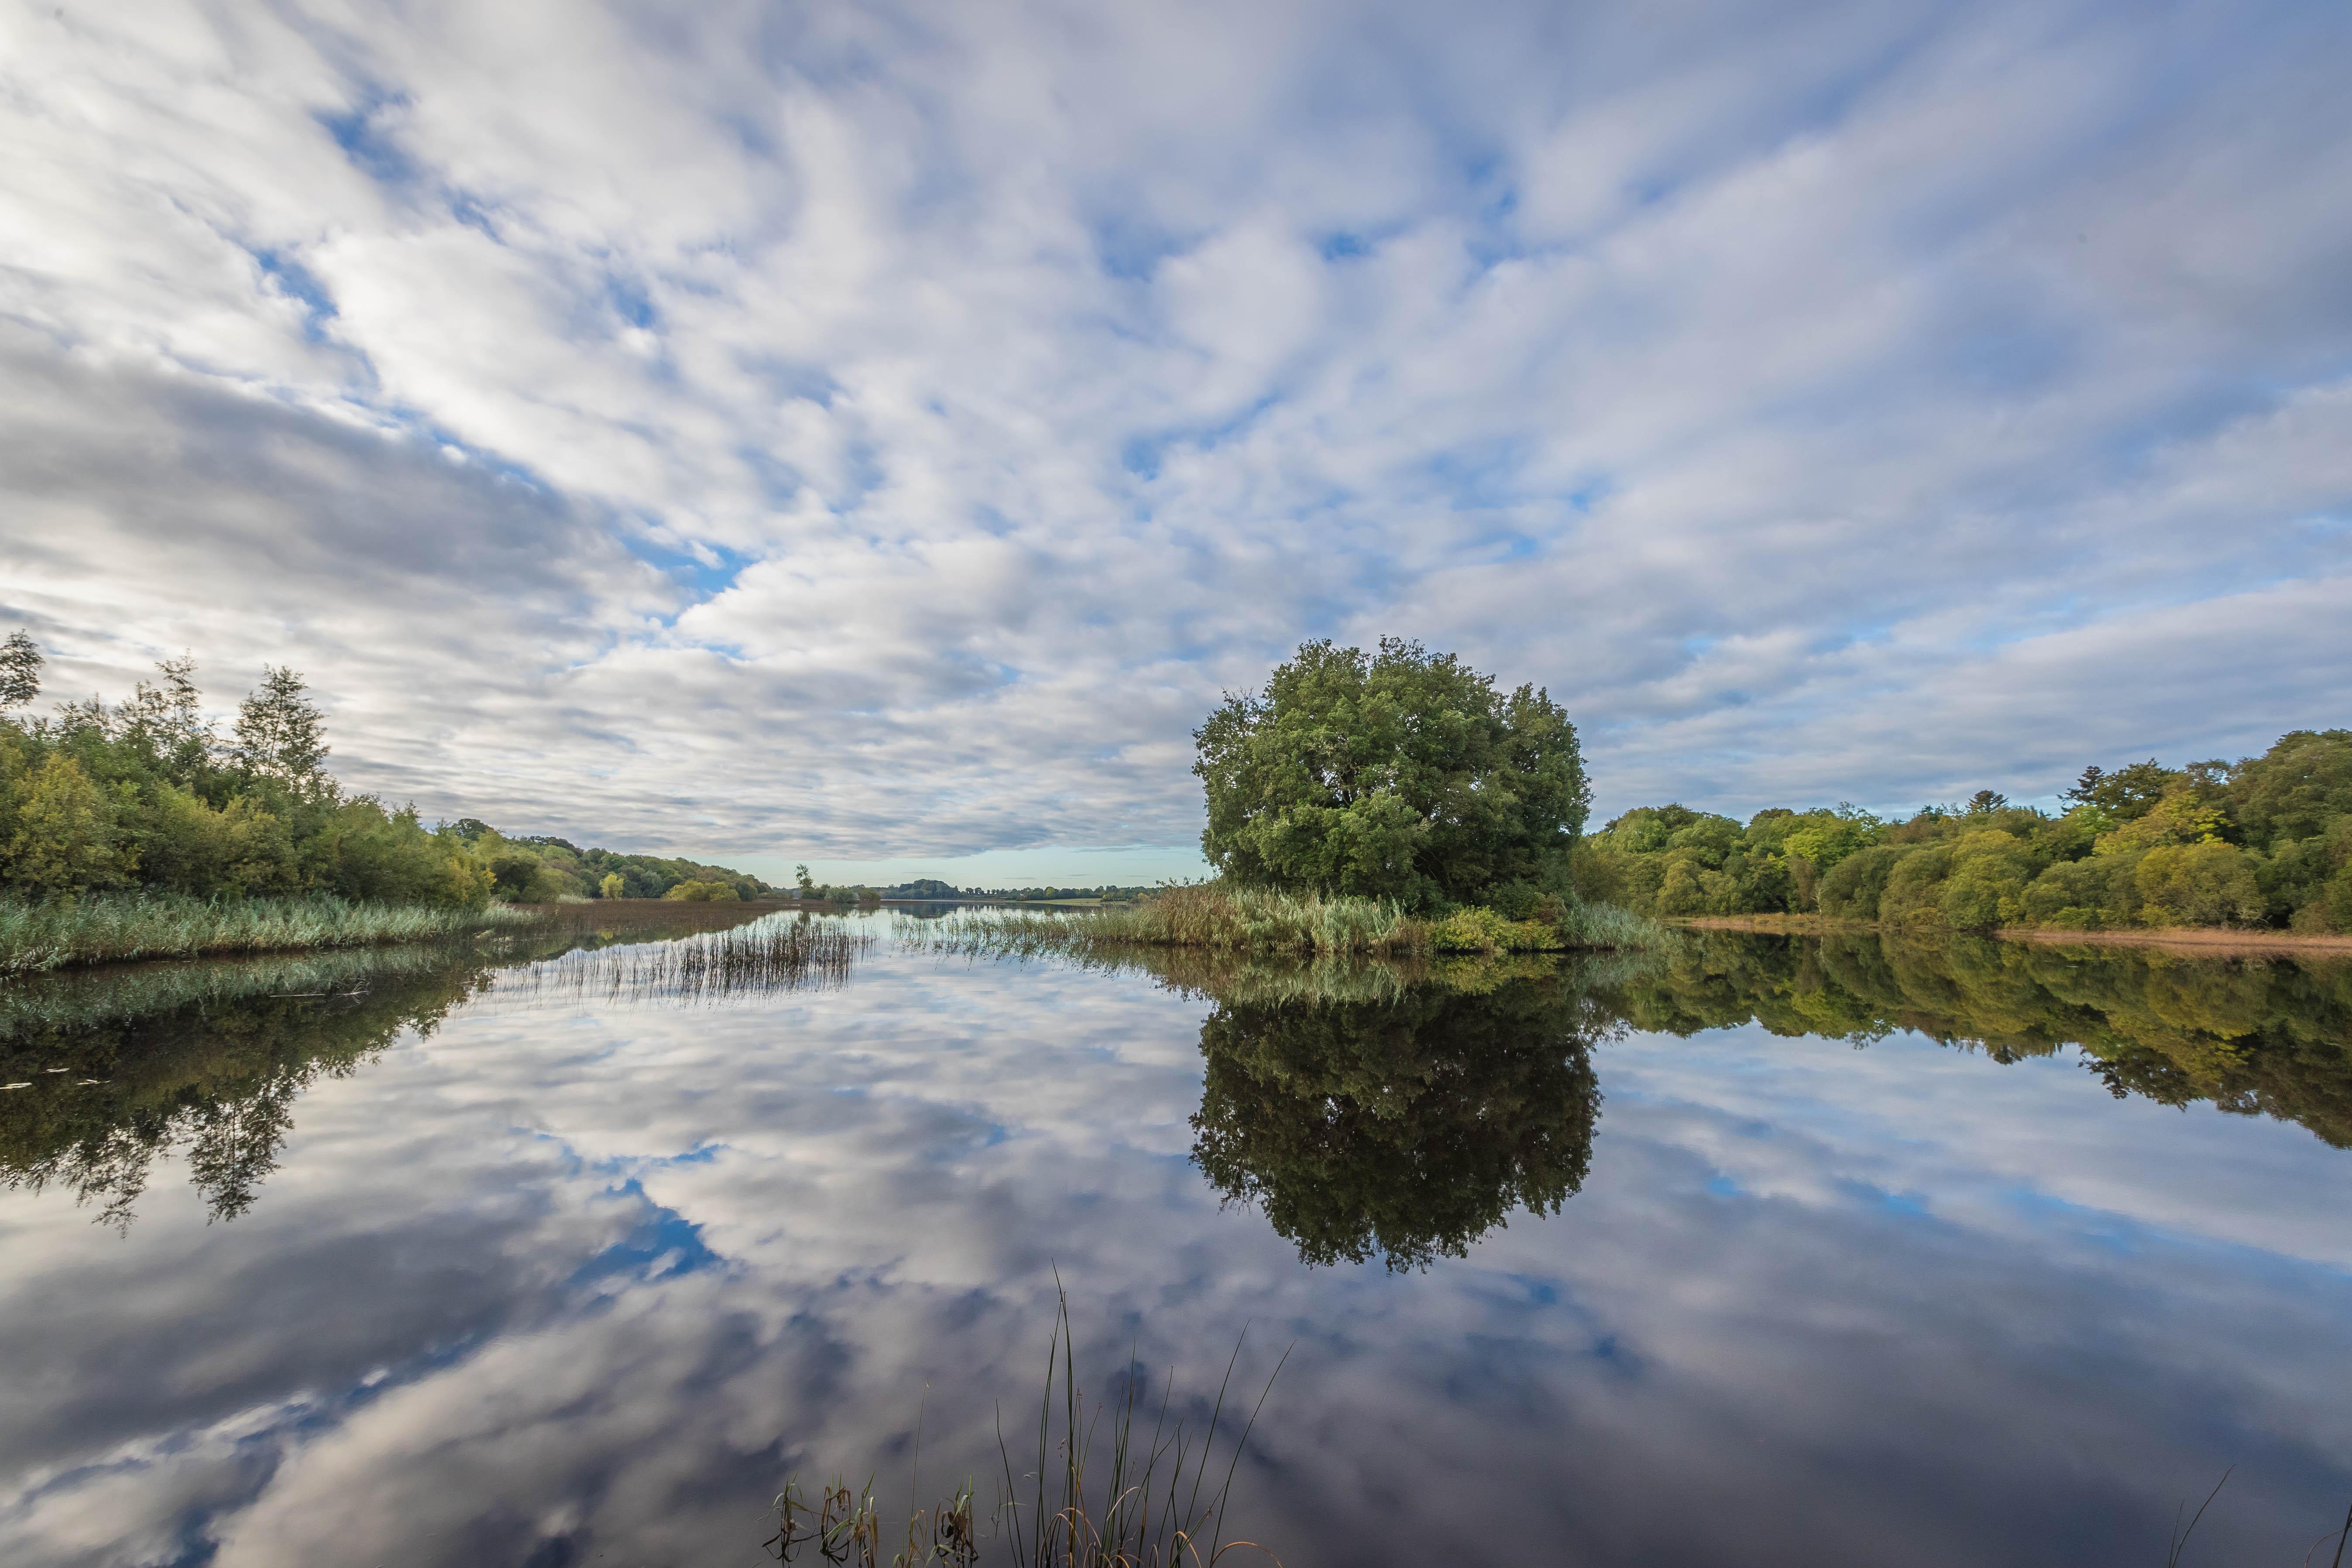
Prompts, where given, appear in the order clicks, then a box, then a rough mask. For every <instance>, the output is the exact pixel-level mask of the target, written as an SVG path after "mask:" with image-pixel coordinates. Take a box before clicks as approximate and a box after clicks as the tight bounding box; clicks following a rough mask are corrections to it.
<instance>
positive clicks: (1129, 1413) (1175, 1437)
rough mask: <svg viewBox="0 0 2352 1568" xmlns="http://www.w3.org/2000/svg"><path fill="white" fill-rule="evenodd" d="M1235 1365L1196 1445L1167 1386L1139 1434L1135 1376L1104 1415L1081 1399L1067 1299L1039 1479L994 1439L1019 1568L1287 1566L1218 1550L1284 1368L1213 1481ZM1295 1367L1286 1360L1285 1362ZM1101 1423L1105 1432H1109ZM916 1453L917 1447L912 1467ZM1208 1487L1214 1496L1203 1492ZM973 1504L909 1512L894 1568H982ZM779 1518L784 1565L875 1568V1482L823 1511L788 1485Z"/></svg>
mask: <svg viewBox="0 0 2352 1568" xmlns="http://www.w3.org/2000/svg"><path fill="white" fill-rule="evenodd" d="M1241 1352H1242V1347H1241V1345H1240V1344H1239V1343H1236V1344H1235V1345H1234V1354H1233V1360H1232V1361H1231V1362H1229V1363H1227V1364H1226V1367H1225V1376H1224V1380H1223V1382H1222V1383H1220V1384H1218V1386H1217V1397H1216V1402H1215V1403H1214V1404H1213V1405H1212V1406H1211V1407H1210V1410H1209V1413H1208V1420H1207V1422H1206V1424H1205V1426H1203V1427H1202V1429H1201V1430H1200V1431H1199V1432H1198V1433H1197V1434H1194V1433H1191V1432H1188V1431H1187V1429H1186V1427H1185V1424H1184V1422H1183V1420H1182V1419H1181V1417H1180V1418H1178V1419H1177V1420H1175V1421H1174V1422H1172V1423H1171V1421H1170V1419H1169V1416H1170V1406H1171V1404H1172V1403H1173V1400H1174V1392H1175V1388H1174V1382H1175V1380H1174V1378H1173V1376H1172V1375H1171V1378H1170V1380H1169V1383H1168V1384H1167V1385H1166V1386H1165V1387H1164V1388H1163V1390H1162V1392H1161V1394H1160V1402H1159V1409H1158V1411H1157V1413H1156V1414H1155V1415H1154V1418H1153V1421H1152V1424H1151V1429H1150V1432H1148V1433H1146V1432H1140V1431H1139V1430H1137V1426H1136V1418H1137V1416H1138V1415H1141V1414H1142V1413H1143V1405H1144V1402H1145V1398H1146V1395H1147V1394H1148V1393H1149V1390H1148V1388H1147V1387H1146V1384H1145V1380H1144V1379H1142V1378H1140V1377H1137V1376H1134V1375H1132V1373H1131V1372H1130V1373H1129V1374H1126V1375H1124V1376H1122V1378H1121V1380H1120V1382H1121V1388H1120V1391H1119V1392H1118V1394H1115V1395H1113V1398H1112V1404H1111V1407H1110V1408H1109V1410H1108V1412H1106V1411H1105V1410H1104V1409H1103V1408H1102V1407H1101V1406H1099V1405H1097V1406H1095V1407H1094V1408H1093V1409H1091V1410H1090V1409H1088V1408H1087V1394H1086V1390H1085V1389H1084V1388H1083V1387H1082V1386H1081V1385H1080V1384H1079V1383H1078V1380H1077V1376H1076V1370H1075V1368H1076V1343H1075V1341H1074V1338H1073V1336H1072V1334H1071V1331H1070V1300H1069V1296H1068V1294H1067V1293H1066V1292H1064V1293H1062V1295H1061V1298H1060V1307H1059V1310H1058V1311H1057V1312H1056V1314H1055V1321H1054V1333H1053V1337H1052V1339H1051V1340H1050V1341H1049V1342H1048V1350H1047V1352H1046V1358H1045V1393H1044V1394H1043V1396H1042V1397H1041V1398H1040V1399H1039V1401H1038V1406H1037V1451H1036V1455H1035V1459H1034V1464H1035V1468H1034V1469H1026V1468H1024V1469H1023V1470H1021V1471H1020V1472H1019V1473H1018V1474H1016V1473H1015V1470H1014V1464H1015V1461H1014V1459H1013V1450H1012V1447H1011V1445H1010V1444H1009V1443H1008V1442H1007V1441H1006V1440H1005V1436H1004V1430H1003V1421H1002V1418H1001V1416H1000V1419H999V1422H998V1426H997V1437H996V1447H997V1455H998V1458H999V1459H1000V1460H1001V1461H1002V1463H1003V1479H1002V1481H1001V1483H1000V1484H1001V1487H1002V1490H1001V1492H1000V1494H999V1496H998V1500H997V1512H996V1530H997V1534H998V1535H999V1537H1000V1538H1002V1539H1003V1541H1004V1542H1006V1545H1007V1548H1008V1553H1009V1555H1010V1557H1011V1560H1012V1562H1013V1564H1014V1568H1213V1564H1215V1563H1217V1562H1218V1561H1219V1560H1221V1559H1222V1558H1223V1556H1224V1555H1225V1554H1226V1553H1227V1552H1233V1551H1234V1550H1236V1549H1239V1548H1244V1547H1245V1548H1247V1549H1249V1550H1250V1551H1253V1552H1261V1553H1263V1554H1264V1555H1265V1557H1266V1558H1267V1559H1268V1560H1270V1561H1272V1562H1274V1563H1276V1568H1280V1562H1281V1560H1280V1559H1279V1558H1276V1557H1275V1555H1274V1553H1273V1552H1269V1551H1267V1550H1266V1549H1265V1547H1263V1546H1260V1545H1258V1544H1257V1543H1256V1542H1248V1541H1227V1540H1225V1538H1224V1521H1225V1500H1226V1497H1227V1494H1228V1493H1229V1492H1231V1490H1232V1489H1233V1484H1234V1471H1235V1469H1236V1468H1238V1467H1239V1465H1240V1463H1241V1456H1242V1450H1243V1448H1244V1447H1246V1446H1247V1445H1248V1442H1249V1436H1250V1433H1251V1432H1252V1431H1253V1430H1255V1427H1256V1426H1257V1416H1258V1411H1259V1410H1261V1409H1263V1408H1264V1407H1265V1396H1266V1394H1268V1393H1270V1392H1272V1390H1273V1388H1274V1380H1275V1378H1276V1377H1278V1376H1280V1375H1281V1373H1282V1362H1277V1363H1275V1369H1274V1372H1273V1373H1272V1374H1270V1375H1269V1376H1268V1377H1267V1378H1266V1380H1265V1388H1264V1389H1263V1390H1261V1391H1260V1392H1259V1394H1258V1397H1257V1404H1256V1405H1255V1407H1253V1408H1252V1409H1251V1411H1250V1414H1249V1419H1248V1420H1247V1421H1246V1422H1245V1423H1244V1424H1243V1426H1242V1430H1241V1435H1240V1436H1239V1437H1238V1438H1237V1439H1236V1440H1235V1441H1234V1446H1233V1449H1232V1452H1231V1454H1230V1455H1229V1456H1228V1457H1227V1458H1225V1468H1224V1471H1223V1474H1222V1475H1218V1474H1216V1473H1215V1472H1214V1471H1213V1468H1212V1464H1213V1459H1214V1458H1215V1453H1214V1450H1215V1445H1216V1436H1217V1433H1218V1430H1219V1428H1220V1426H1221V1425H1223V1422H1224V1419H1225V1400H1226V1397H1227V1395H1228V1394H1230V1393H1232V1392H1233V1375H1234V1367H1235V1366H1237V1365H1239V1364H1240V1362H1241ZM1289 1359H1290V1358H1289V1353H1288V1352H1284V1355H1283V1362H1286V1361H1288V1360H1289ZM1105 1415H1108V1416H1109V1418H1110V1419H1109V1423H1108V1429H1107V1430H1106V1428H1105V1426H1104V1421H1103V1417H1104V1416H1105ZM920 1453H921V1449H920V1447H919V1446H918V1448H917V1455H918V1459H919V1456H920ZM1026 1458H1027V1457H1026V1456H1025V1455H1024V1461H1025V1460H1026ZM918 1479H919V1478H918ZM1212 1479H1214V1480H1215V1482H1216V1484H1215V1485H1214V1486H1211V1485H1210V1484H1209V1483H1210V1481H1211V1480H1212ZM971 1504H972V1489H971V1485H970V1483H966V1484H965V1485H964V1486H962V1487H961V1488H959V1489H957V1490H956V1491H955V1493H954V1494H953V1495H952V1496H951V1497H950V1498H948V1499H947V1500H944V1501H942V1502H940V1504H938V1505H937V1506H936V1507H934V1508H929V1509H919V1510H913V1511H912V1512H911V1513H910V1514H909V1515H908V1521H907V1545H906V1549H905V1550H904V1551H902V1552H898V1553H896V1554H895V1555H894V1556H893V1557H892V1558H891V1563H892V1568H917V1565H918V1564H924V1563H949V1564H951V1565H953V1568H969V1565H970V1564H971V1563H977V1562H978V1561H979V1560H980V1546H979V1542H978V1541H977V1540H976V1539H975V1536H974V1533H973V1528H972V1507H971ZM774 1506H775V1509H776V1521H777V1530H776V1533H775V1535H774V1536H773V1537H772V1538H771V1539H770V1540H769V1541H768V1542H767V1545H768V1547H769V1549H770V1550H771V1551H772V1552H775V1554H776V1558H777V1560H778V1561H779V1562H782V1563H792V1562H795V1561H797V1560H798V1556H799V1553H800V1551H801V1549H802V1548H803V1547H804V1546H814V1547H815V1548H816V1550H817V1552H818V1553H819V1555H821V1556H822V1557H823V1558H824V1561H825V1562H827V1563H838V1564H845V1565H848V1568H880V1563H881V1555H880V1554H881V1551H882V1546H883V1539H882V1525H881V1512H880V1510H879V1508H878V1507H877V1504H876V1502H875V1499H874V1483H873V1482H872V1481H871V1480H868V1481H867V1482H866V1485H865V1487H864V1488H862V1489H854V1488H852V1487H850V1486H848V1485H847V1484H845V1482H843V1481H840V1480H835V1481H834V1482H832V1483H831V1484H829V1485H827V1486H825V1487H824V1489H823V1500H822V1501H820V1502H818V1503H816V1504H814V1505H812V1504H810V1503H809V1502H808V1500H806V1498H805V1497H804V1496H803V1493H802V1491H801V1488H800V1481H799V1479H798V1478H797V1477H794V1478H793V1479H789V1480H787V1481H786V1482H785V1483H784V1489H783V1491H782V1492H781V1493H779V1494H778V1495H777V1498H776V1501H775V1505H774Z"/></svg>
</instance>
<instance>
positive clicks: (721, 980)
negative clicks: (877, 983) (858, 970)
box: [498, 914, 874, 1004]
mask: <svg viewBox="0 0 2352 1568" xmlns="http://www.w3.org/2000/svg"><path fill="white" fill-rule="evenodd" d="M873 945H874V938H873V936H872V935H871V934H869V933H867V932H866V931H859V930H857V929H856V928H855V927H853V926H851V925H850V924H849V923H848V922H847V921H840V920H828V919H824V918H822V917H819V918H815V919H812V918H810V917H809V916H806V915H784V914H774V915H768V916H765V917H763V918H761V919H759V920H756V921H752V922H751V924H749V925H739V926H734V927H731V928H730V929H728V930H725V931H698V932H695V933H694V934H692V935H690V936H683V937H678V938H676V939H675V940H672V941H667V942H641V943H631V944H628V945H625V946H618V947H603V948H597V949H594V950H593V951H588V952H572V953H568V954H566V955H565V956H564V957H562V958H561V959H558V960H556V961H555V962H553V963H540V964H533V965H531V966H530V967H529V968H527V969H523V970H520V971H517V972H514V973H509V974H504V975H501V976H500V977H499V987H498V994H499V995H501V996H513V995H520V996H528V997H532V998H541V997H544V998H548V999H551V1000H556V1001H563V1002H583V1003H586V1002H620V1001H667V1002H682V1003H688V1004H697V1003H710V1002H721V1001H727V1000H730V999H732V998H736V997H756V996H767V995H772V994H776V993H778V992H782V991H800V990H807V989H811V988H820V989H821V988H827V987H831V986H836V985H839V984H843V983H844V982H845V981H846V980H847V979H848V978H849V972H850V969H851V967H852V966H853V965H854V964H855V963H856V961H857V959H858V957H859V956H860V955H861V954H863V953H865V952H867V951H868V950H870V949H871V948H872V947H873Z"/></svg>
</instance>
